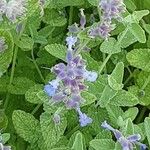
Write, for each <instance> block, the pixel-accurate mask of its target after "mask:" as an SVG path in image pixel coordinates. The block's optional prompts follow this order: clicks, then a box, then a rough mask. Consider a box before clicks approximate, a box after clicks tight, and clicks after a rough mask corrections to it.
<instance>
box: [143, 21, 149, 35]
mask: <svg viewBox="0 0 150 150" xmlns="http://www.w3.org/2000/svg"><path fill="white" fill-rule="evenodd" d="M143 28H144V29H145V31H146V32H147V33H148V34H150V24H146V23H144V24H143Z"/></svg>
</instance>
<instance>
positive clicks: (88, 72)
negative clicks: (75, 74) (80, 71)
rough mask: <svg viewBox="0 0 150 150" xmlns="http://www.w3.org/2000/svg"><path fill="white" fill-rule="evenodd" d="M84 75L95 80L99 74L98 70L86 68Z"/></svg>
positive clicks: (87, 78) (91, 80)
mask: <svg viewBox="0 0 150 150" xmlns="http://www.w3.org/2000/svg"><path fill="white" fill-rule="evenodd" d="M83 76H84V78H85V79H86V80H87V81H90V82H94V81H96V79H97V77H98V74H97V73H96V72H92V71H87V70H86V71H85V72H84V75H83Z"/></svg>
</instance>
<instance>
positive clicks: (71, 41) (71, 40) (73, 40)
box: [66, 36, 77, 50]
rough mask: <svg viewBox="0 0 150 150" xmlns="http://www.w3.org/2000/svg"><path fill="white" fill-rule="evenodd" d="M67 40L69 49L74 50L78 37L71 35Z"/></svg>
mask: <svg viewBox="0 0 150 150" xmlns="http://www.w3.org/2000/svg"><path fill="white" fill-rule="evenodd" d="M66 42H67V45H68V49H69V50H72V46H75V43H76V42H77V37H73V36H69V37H67V38H66Z"/></svg>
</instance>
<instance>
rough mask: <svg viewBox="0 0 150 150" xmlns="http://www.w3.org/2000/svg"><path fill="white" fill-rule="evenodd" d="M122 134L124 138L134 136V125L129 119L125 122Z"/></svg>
mask: <svg viewBox="0 0 150 150" xmlns="http://www.w3.org/2000/svg"><path fill="white" fill-rule="evenodd" d="M124 134H125V135H126V136H129V135H133V134H134V125H133V123H132V120H131V119H130V118H129V119H128V120H127V121H126V126H125V128H124Z"/></svg>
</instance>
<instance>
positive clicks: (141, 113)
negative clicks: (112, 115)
mask: <svg viewBox="0 0 150 150" xmlns="http://www.w3.org/2000/svg"><path fill="white" fill-rule="evenodd" d="M146 110H147V108H146V107H143V108H142V110H141V112H140V114H139V116H138V117H137V119H136V124H138V123H140V122H141V120H142V118H143V116H144V114H145V112H146Z"/></svg>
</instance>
